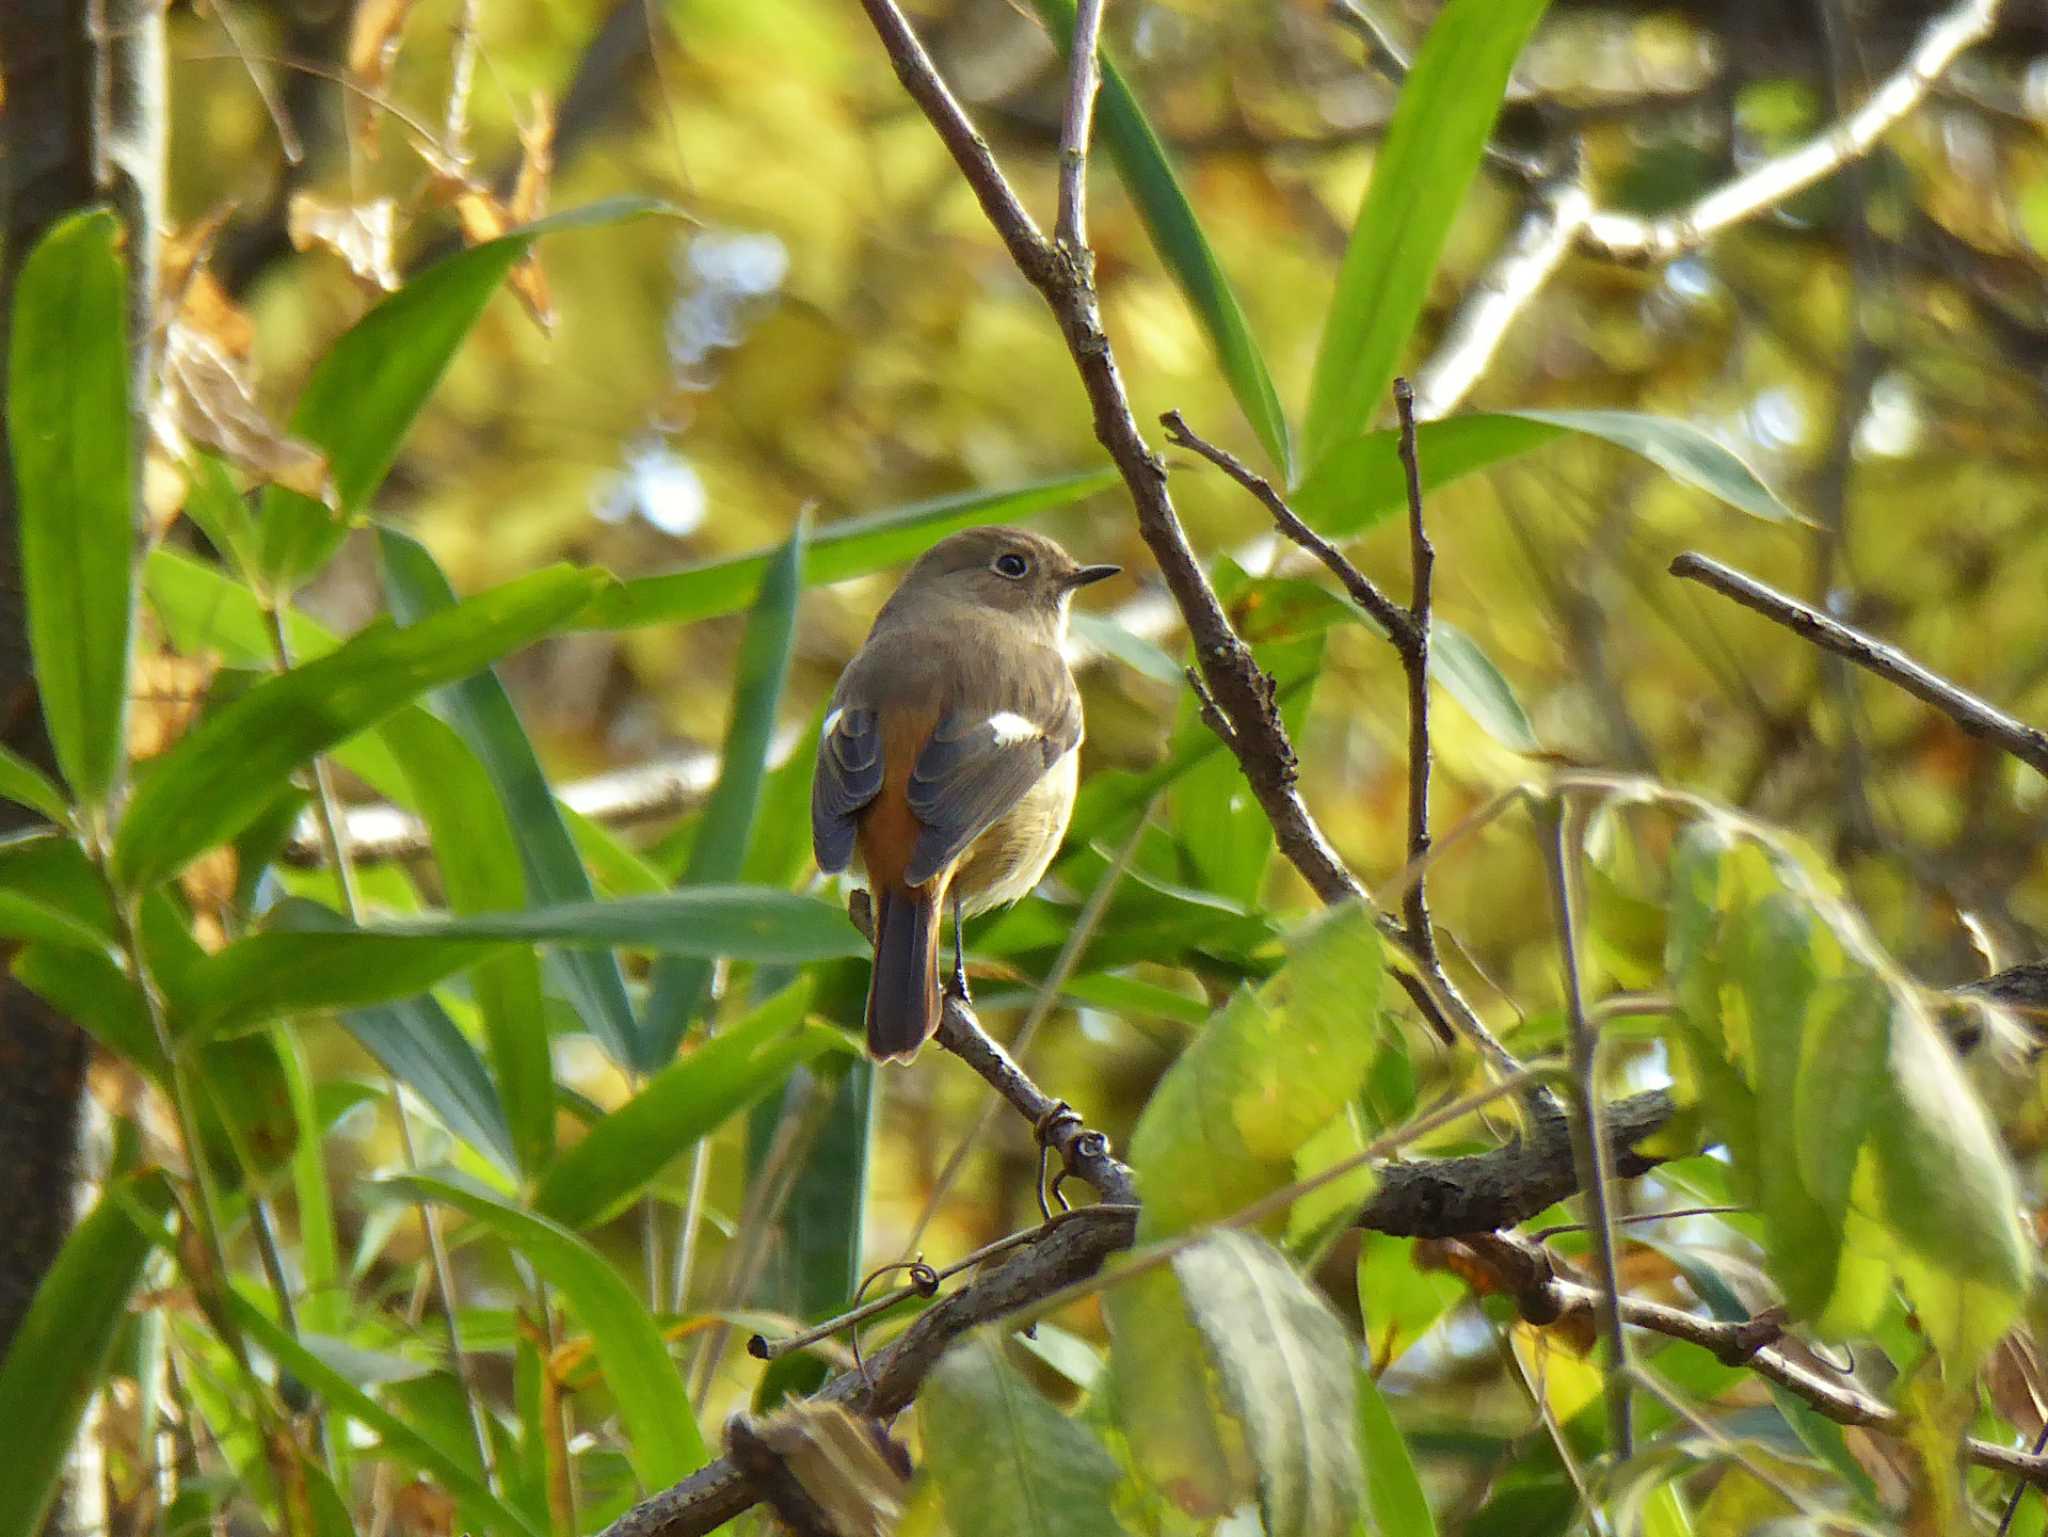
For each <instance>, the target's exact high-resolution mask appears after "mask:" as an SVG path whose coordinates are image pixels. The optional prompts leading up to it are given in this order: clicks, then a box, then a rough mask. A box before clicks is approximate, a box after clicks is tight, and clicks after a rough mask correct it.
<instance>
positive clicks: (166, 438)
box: [150, 316, 332, 501]
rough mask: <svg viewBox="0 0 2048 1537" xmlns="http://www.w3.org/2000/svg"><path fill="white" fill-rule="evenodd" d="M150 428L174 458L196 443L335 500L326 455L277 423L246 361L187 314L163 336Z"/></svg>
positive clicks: (290, 486) (264, 476)
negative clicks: (263, 404)
mask: <svg viewBox="0 0 2048 1537" xmlns="http://www.w3.org/2000/svg"><path fill="white" fill-rule="evenodd" d="M150 425H151V427H152V429H153V430H154V432H155V435H156V437H157V438H158V440H159V441H160V442H162V443H163V445H164V447H165V449H166V450H167V451H168V452H169V453H170V454H171V456H172V457H173V458H182V457H184V455H183V453H182V449H183V447H184V445H186V444H188V443H197V444H200V445H202V446H203V447H206V448H209V449H212V450H213V451H214V452H215V453H218V454H219V455H221V457H223V458H225V459H227V460H228V461H229V462H230V463H233V464H236V465H239V466H241V467H242V468H243V469H246V470H247V471H249V473H251V474H252V475H254V476H256V477H257V478H258V479H260V480H267V481H270V482H272V483H273V484H275V485H280V486H283V487H285V488H286V489H287V490H291V491H296V492H298V493H299V494H300V495H301V496H310V497H313V498H314V499H316V500H321V501H325V500H329V499H330V498H331V491H332V488H331V483H330V480H329V476H328V473H327V458H326V456H325V455H324V454H322V453H321V452H320V451H319V450H318V449H317V448H314V447H313V446H312V445H311V444H310V443H307V442H304V441H303V440H301V439H299V438H295V437H293V436H291V434H289V433H287V432H285V431H284V430H283V429H281V428H279V427H278V426H276V425H275V424H274V423H272V421H271V420H270V418H269V417H268V416H266V415H265V414H264V412H263V408H262V407H261V406H260V405H258V404H257V403H256V396H255V393H254V391H253V390H252V389H251V388H250V384H249V380H248V378H247V376H246V370H245V369H244V367H243V365H242V363H241V361H240V360H239V359H237V358H236V357H235V356H234V355H233V354H232V353H230V352H229V351H228V350H227V349H226V348H225V347H223V346H222V345H221V344H220V343H219V342H218V341H216V340H215V339H214V338H213V337H212V336H210V335H208V334H207V333H205V332H203V331H201V330H199V329H197V328H196V327H194V326H191V325H188V324H187V323H186V322H185V320H184V318H183V317H182V316H180V317H179V318H178V319H177V320H174V321H172V322H171V324H170V327H169V328H168V330H167V331H166V332H165V335H164V352H163V364H162V375H161V379H160V382H159V384H158V389H157V402H156V409H155V410H153V411H151V413H150Z"/></svg>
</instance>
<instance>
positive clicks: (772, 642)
mask: <svg viewBox="0 0 2048 1537" xmlns="http://www.w3.org/2000/svg"><path fill="white" fill-rule="evenodd" d="M806 523H807V520H806V519H805V518H804V517H803V516H801V515H800V516H799V517H798V518H797V525H796V529H795V531H794V532H792V533H791V534H790V536H789V543H787V544H785V545H784V546H783V547H782V549H781V551H780V553H778V554H777V555H776V557H775V560H774V562H773V563H772V564H771V565H770V566H769V568H768V573H767V575H766V576H765V577H764V578H763V579H762V583H761V595H760V597H759V598H758V599H756V600H755V603H754V608H753V612H752V613H751V614H750V615H749V616H748V619H747V629H746V634H745V635H744V636H743V637H742V639H741V641H740V654H739V663H738V667H737V669H736V670H735V673H734V677H733V692H732V719H731V720H730V721H729V722H728V723H727V725H726V729H725V750H724V751H723V752H722V753H721V754H720V756H719V768H718V784H717V785H716V786H715V787H714V788H713V790H712V792H711V799H710V800H709V801H708V802H707V803H706V804H705V807H704V817H703V822H702V824H701V826H700V827H699V829H698V833H697V839H696V842H694V843H693V844H691V845H690V862H689V864H688V865H687V866H685V867H684V870H683V879H682V884H683V885H684V886H685V887H691V886H704V885H722V884H726V883H729V882H732V881H736V880H738V879H739V878H740V874H741V871H742V870H743V869H744V868H745V865H746V858H747V848H748V845H749V844H750V843H751V842H752V841H753V831H754V814H755V810H756V808H757V807H758V806H759V805H760V802H761V781H762V779H763V777H764V776H765V775H766V773H767V771H768V748H769V743H770V740H771V738H772V737H773V736H774V734H775V717H776V713H777V712H778V711H779V710H780V709H781V706H782V688H783V684H784V682H785V681H786V680H787V679H788V677H789V656H790V649H791V647H793V646H794V645H795V643H796V607H797V598H798V596H799V595H800V593H801V592H802V587H803V558H804V541H805V538H806V535H807V532H808V530H807V527H806ZM710 982H711V963H710V962H708V961H704V960H698V959H694V958H690V957H685V956H674V957H664V958H663V959H662V960H660V961H659V962H657V963H656V965H655V968H654V978H653V990H652V994H651V996H650V998H649V1001H648V1005H647V1013H646V1019H645V1021H644V1023H643V1025H642V1027H641V1030H640V1035H639V1039H638V1042H637V1045H638V1046H639V1049H640V1056H639V1058H638V1060H636V1061H635V1063H634V1064H633V1065H634V1066H635V1067H637V1068H639V1069H640V1071H642V1072H655V1071H658V1070H659V1069H660V1068H662V1067H665V1066H666V1065H667V1064H668V1062H669V1059H670V1058H672V1057H674V1056H675V1054H676V1047H677V1046H678V1045H679V1044H681V1042H682V1039H683V1032H684V1031H686V1030H687V1029H688V1028H689V1027H690V1024H691V1022H692V1021H693V1020H694V1019H695V1018H696V1017H697V1014H698V1011H699V1010H700V1009H701V1008H702V1007H703V1003H704V996H705V992H706V989H707V988H708V987H709V986H710Z"/></svg>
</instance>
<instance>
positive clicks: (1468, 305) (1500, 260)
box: [1415, 156, 1593, 422]
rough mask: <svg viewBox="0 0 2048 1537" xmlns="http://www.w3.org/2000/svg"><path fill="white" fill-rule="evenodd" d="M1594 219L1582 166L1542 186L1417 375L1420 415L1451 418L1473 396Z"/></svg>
mask: <svg viewBox="0 0 2048 1537" xmlns="http://www.w3.org/2000/svg"><path fill="white" fill-rule="evenodd" d="M1576 158H1577V157H1576V156H1574V159H1576ZM1592 214H1593V198H1592V194H1591V193H1590V192H1588V191H1587V189H1586V184H1585V180H1584V177H1583V172H1582V170H1581V168H1580V167H1579V166H1577V165H1575V166H1574V167H1573V168H1572V169H1571V170H1570V171H1569V172H1568V173H1566V174H1564V175H1561V176H1553V177H1550V178H1547V179H1546V180H1545V181H1543V182H1542V183H1541V184H1539V185H1538V186H1537V187H1536V189H1535V192H1534V200H1533V202H1532V204H1531V206H1530V208H1529V211H1528V212H1527V213H1525V214H1524V215H1523V216H1522V221H1521V223H1520V224H1518V225H1517V226H1516V227H1515V232H1514V233H1513V234H1512V235H1511V236H1509V237H1508V240H1507V242H1506V243H1505V244H1504V245H1502V247H1501V248H1500V250H1499V251H1498V252H1496V253H1495V254H1494V257H1493V259H1492V260H1491V261H1490V262H1488V263H1487V265H1486V268H1485V270H1484V271H1482V272H1481V273H1480V274H1479V276H1478V277H1476V278H1474V279H1473V280H1472V283H1471V285H1470V286H1469V287H1468V288H1467V289H1466V290H1465V295H1464V297H1463V298H1462V299H1461V300H1459V302H1458V309H1457V313H1456V314H1454V315H1453V316H1452V317H1451V320H1450V323H1449V324H1448V325H1447V326H1445V327H1444V332H1443V335H1442V337H1441V338H1439V339H1438V341H1437V344H1436V350H1435V351H1433V352H1432V353H1430V355H1429V357H1428V359H1427V360H1426V361H1425V362H1424V363H1423V365H1422V366H1421V367H1420V368H1418V369H1417V370H1416V372H1415V414H1416V415H1417V416H1419V417H1421V418H1422V420H1424V421H1426V422H1430V421H1435V420H1436V419H1437V418H1438V417H1440V416H1448V415H1449V414H1450V413H1451V412H1452V411H1453V410H1455V409H1456V408H1457V406H1458V404H1459V403H1460V402H1461V401H1463V400H1464V398H1465V397H1466V396H1467V395H1468V394H1470V393H1471V391H1472V387H1473V386H1474V385H1475V384H1477V383H1478V382H1479V379H1480V376H1481V375H1483V374H1484V373H1485V372H1486V370H1487V368H1488V367H1489V366H1490V365H1491V364H1492V362H1493V359H1494V354H1495V353H1497V352H1499V351H1500V344H1501V343H1502V341H1504V340H1505V339H1506V337H1507V334H1508V329H1509V327H1511V326H1512V325H1513V324H1514V323H1515V319H1516V317H1517V316H1518V315H1520V314H1521V313H1522V311H1523V310H1524V309H1526V308H1527V307H1528V306H1529V304H1530V303H1531V302H1532V301H1533V300H1534V299H1535V298H1536V296H1537V295H1538V294H1539V293H1541V292H1542V291H1543V289H1544V287H1545V285H1546V284H1548V283H1549V282H1550V280H1551V278H1552V277H1554V276H1555V275H1556V273H1557V270H1558V268H1559V267H1561V266H1563V265H1564V259H1565V257H1566V256H1567V255H1569V254H1570V253H1571V249H1572V243H1573V242H1574V241H1575V240H1576V239H1577V238H1578V237H1579V233H1580V231H1581V230H1582V229H1583V228H1584V227H1585V223H1586V220H1587V219H1589V218H1591V217H1592Z"/></svg>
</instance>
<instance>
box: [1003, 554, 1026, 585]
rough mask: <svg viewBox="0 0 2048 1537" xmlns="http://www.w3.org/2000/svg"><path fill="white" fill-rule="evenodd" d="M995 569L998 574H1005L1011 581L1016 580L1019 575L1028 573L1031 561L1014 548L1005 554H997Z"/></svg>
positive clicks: (1022, 575)
mask: <svg viewBox="0 0 2048 1537" xmlns="http://www.w3.org/2000/svg"><path fill="white" fill-rule="evenodd" d="M996 571H997V572H998V573H999V574H1000V575H1003V576H1007V577H1009V578H1010V579H1011V580H1012V581H1016V580H1018V579H1019V578H1021V577H1025V576H1028V575H1030V573H1031V562H1030V561H1029V560H1028V559H1027V558H1025V557H1024V556H1022V555H1019V554H1018V553H1017V552H1016V551H1015V550H1012V551H1010V552H1009V553H1008V554H1006V555H998V556H997V557H996Z"/></svg>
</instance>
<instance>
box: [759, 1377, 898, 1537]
mask: <svg viewBox="0 0 2048 1537" xmlns="http://www.w3.org/2000/svg"><path fill="white" fill-rule="evenodd" d="M754 1431H755V1434H756V1435H758V1436H759V1437H760V1439H761V1440H762V1441H763V1442H764V1443H765V1444H766V1445H767V1446H768V1448H769V1450H771V1451H773V1452H774V1453H775V1454H776V1455H777V1456H778V1457H780V1458H781V1459H782V1461H783V1465H784V1466H785V1467H786V1468H787V1469H788V1470H789V1472H790V1474H791V1475H792V1476H793V1477H794V1478H795V1479H796V1481H797V1483H798V1484H799V1485H800V1486H801V1487H802V1489H803V1491H804V1493H806V1494H808V1495H809V1496H810V1497H811V1498H812V1500H814V1501H815V1502H816V1503H817V1505H818V1507H819V1509H820V1510H822V1511H823V1512H824V1513H825V1517H826V1520H827V1522H828V1523H829V1524H830V1526H831V1528H832V1530H833V1531H835V1532H844V1533H846V1534H847V1537H889V1534H890V1533H892V1532H894V1531H895V1529H896V1523H897V1522H898V1520H899V1519H901V1517H902V1515H903V1508H904V1506H905V1505H906V1504H907V1503H908V1500H909V1494H910V1474H911V1470H910V1457H909V1454H908V1453H907V1452H905V1451H904V1450H903V1448H902V1447H901V1446H899V1445H898V1444H897V1443H896V1442H894V1441H892V1440H890V1439H889V1435H888V1433H887V1432H886V1431H885V1430H883V1429H882V1427H881V1426H880V1425H879V1424H877V1423H876V1422H875V1421H873V1420H866V1419H858V1418H856V1417H855V1416H854V1415H853V1414H851V1413H850V1412H848V1411H847V1410H846V1409H844V1408H842V1407H841V1406H839V1405H838V1404H824V1403H819V1402H817V1401H816V1400H815V1399H807V1398H803V1399H794V1400H791V1401H790V1402H789V1403H788V1404H787V1405H785V1406H784V1407H783V1408H781V1409H779V1410H777V1411H776V1412H775V1413H774V1414H773V1415H772V1416H770V1417H769V1418H768V1419H766V1420H764V1421H763V1422H761V1423H760V1424H759V1425H757V1426H755V1427H754Z"/></svg>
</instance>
